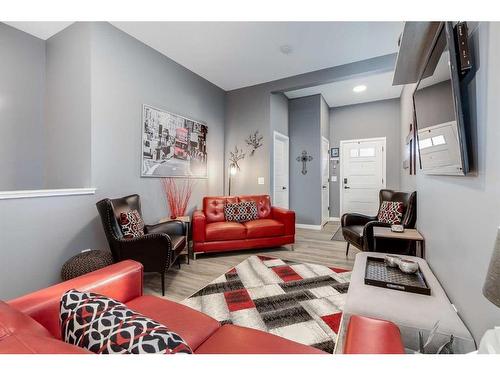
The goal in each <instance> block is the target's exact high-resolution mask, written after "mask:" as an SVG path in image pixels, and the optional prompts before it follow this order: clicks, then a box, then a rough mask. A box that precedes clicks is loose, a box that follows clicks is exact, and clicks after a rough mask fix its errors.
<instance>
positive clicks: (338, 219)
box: [330, 216, 340, 221]
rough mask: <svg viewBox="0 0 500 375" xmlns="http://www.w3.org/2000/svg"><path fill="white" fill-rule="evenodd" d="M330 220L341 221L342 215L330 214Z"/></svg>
mask: <svg viewBox="0 0 500 375" xmlns="http://www.w3.org/2000/svg"><path fill="white" fill-rule="evenodd" d="M330 221H340V217H333V216H330Z"/></svg>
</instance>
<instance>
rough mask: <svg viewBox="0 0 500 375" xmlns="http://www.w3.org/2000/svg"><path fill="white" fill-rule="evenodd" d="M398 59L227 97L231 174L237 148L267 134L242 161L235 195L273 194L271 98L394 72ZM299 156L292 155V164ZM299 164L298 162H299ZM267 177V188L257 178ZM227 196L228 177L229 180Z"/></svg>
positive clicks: (370, 62)
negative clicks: (252, 137)
mask: <svg viewBox="0 0 500 375" xmlns="http://www.w3.org/2000/svg"><path fill="white" fill-rule="evenodd" d="M395 60H396V55H395V54H391V55H386V56H380V57H376V58H373V59H368V60H363V61H358V62H355V63H351V64H345V65H339V66H335V67H333V68H328V69H322V70H318V71H315V72H311V73H306V74H301V75H297V76H293V77H288V78H284V79H280V80H276V81H272V82H267V83H263V84H260V85H256V86H251V87H245V88H241V89H237V90H233V91H229V92H228V93H226V120H225V127H226V132H225V140H224V144H225V149H226V154H225V163H226V168H225V171H226V172H227V167H228V156H229V155H228V152H229V150H233V149H234V146H235V145H239V147H243V146H244V144H245V143H244V140H245V138H246V137H247V136H248V135H249V134H250V132H254V131H255V130H259V131H260V132H261V133H262V134H264V137H265V139H264V146H263V147H261V148H260V151H258V152H256V153H255V155H254V156H253V157H252V158H250V157H247V158H245V160H243V161H242V163H241V165H242V170H241V172H240V173H239V174H238V175H237V177H236V178H235V180H234V184H233V186H234V190H233V191H232V193H233V192H234V194H255V193H256V194H260V193H265V194H268V193H270V192H271V184H270V181H271V171H272V169H271V163H270V160H269V158H270V155H271V146H270V145H271V144H272V140H271V133H272V127H271V118H270V117H271V100H270V95H271V94H273V93H278V92H286V91H290V90H294V89H299V88H303V87H309V86H316V85H319V84H324V83H329V82H335V81H339V80H344V79H347V78H352V77H360V76H365V75H371V74H375V73H382V72H387V71H391V70H393V69H394V64H395ZM296 156H297V155H293V154H290V163H291V165H292V164H293V163H294V160H295V157H296ZM295 163H296V162H295ZM258 176H262V177H265V184H264V185H258V184H257V177H258ZM224 180H225V186H226V192H227V181H228V180H227V173H226V177H225V179H224Z"/></svg>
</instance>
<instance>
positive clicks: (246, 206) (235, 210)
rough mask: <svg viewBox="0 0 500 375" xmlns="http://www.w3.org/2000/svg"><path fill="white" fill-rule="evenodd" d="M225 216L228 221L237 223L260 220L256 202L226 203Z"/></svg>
mask: <svg viewBox="0 0 500 375" xmlns="http://www.w3.org/2000/svg"><path fill="white" fill-rule="evenodd" d="M224 216H225V217H226V221H235V222H237V223H244V222H246V221H250V220H256V219H258V218H259V214H258V213H257V203H255V202H254V201H250V202H238V203H226V205H225V206H224Z"/></svg>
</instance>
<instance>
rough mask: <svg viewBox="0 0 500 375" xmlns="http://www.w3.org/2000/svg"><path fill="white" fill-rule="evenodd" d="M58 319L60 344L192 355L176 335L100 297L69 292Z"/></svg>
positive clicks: (107, 351)
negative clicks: (63, 342) (61, 341)
mask: <svg viewBox="0 0 500 375" xmlns="http://www.w3.org/2000/svg"><path fill="white" fill-rule="evenodd" d="M59 319H60V324H61V337H62V340H63V341H65V342H67V343H69V344H73V345H76V346H79V347H81V348H85V349H88V350H90V351H91V352H94V353H97V354H153V353H155V354H175V353H188V354H192V350H191V348H190V347H189V345H188V344H187V343H186V342H185V341H184V340H183V338H182V337H180V336H179V335H178V334H177V333H175V332H172V331H170V330H169V329H168V328H167V327H165V326H164V325H162V324H160V323H158V322H156V321H154V320H152V319H150V318H147V317H145V316H143V315H141V314H139V313H136V312H135V311H132V310H130V309H129V308H128V307H127V306H125V305H124V304H123V303H121V302H118V301H115V300H114V299H112V298H108V297H104V296H101V295H99V294H95V293H88V292H79V291H77V290H68V291H67V292H66V293H64V295H63V296H62V298H61V302H60V315H59Z"/></svg>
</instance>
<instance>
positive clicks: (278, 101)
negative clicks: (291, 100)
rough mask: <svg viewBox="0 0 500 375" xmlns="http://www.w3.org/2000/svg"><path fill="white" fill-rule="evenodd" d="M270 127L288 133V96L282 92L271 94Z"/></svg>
mask: <svg viewBox="0 0 500 375" xmlns="http://www.w3.org/2000/svg"><path fill="white" fill-rule="evenodd" d="M270 98H271V107H270V108H271V110H270V113H271V114H270V119H271V129H272V131H277V132H279V133H281V134H284V135H288V98H287V97H286V96H285V95H284V94H282V93H277V94H271V96H270Z"/></svg>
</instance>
